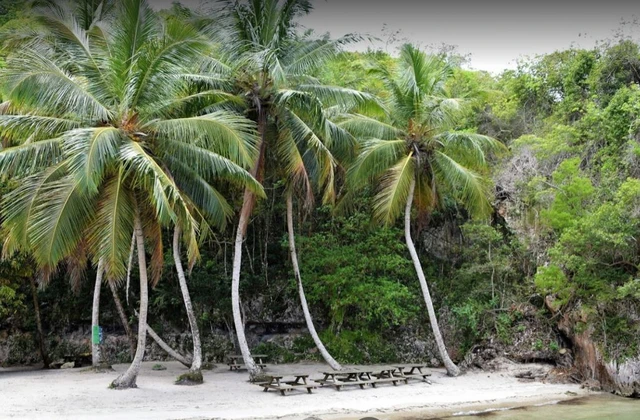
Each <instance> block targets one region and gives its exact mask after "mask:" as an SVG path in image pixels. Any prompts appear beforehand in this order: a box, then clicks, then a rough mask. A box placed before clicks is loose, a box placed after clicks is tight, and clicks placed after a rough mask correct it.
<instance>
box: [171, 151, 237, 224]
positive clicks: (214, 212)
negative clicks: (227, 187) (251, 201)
mask: <svg viewBox="0 0 640 420" xmlns="http://www.w3.org/2000/svg"><path fill="white" fill-rule="evenodd" d="M170 166H171V173H172V174H173V176H174V179H175V181H176V184H177V185H178V187H180V190H181V191H183V192H184V194H186V195H187V196H188V197H189V199H190V200H191V201H192V202H193V203H194V204H195V205H196V206H197V208H198V210H200V211H202V212H203V213H204V215H205V216H206V218H207V220H208V221H210V222H211V223H213V224H214V225H215V226H216V227H217V228H219V229H220V230H224V228H225V227H226V224H227V220H228V219H229V218H230V217H231V216H232V215H233V207H232V206H231V205H230V204H229V203H228V202H227V200H226V199H225V197H224V196H223V195H222V194H221V193H220V192H219V191H218V190H216V189H215V188H214V187H213V186H212V185H211V184H210V183H209V182H207V180H206V179H205V178H203V177H202V176H200V175H199V174H198V173H197V172H196V171H194V170H192V169H191V168H190V167H189V166H187V165H184V164H182V163H181V162H179V161H177V160H175V159H170Z"/></svg>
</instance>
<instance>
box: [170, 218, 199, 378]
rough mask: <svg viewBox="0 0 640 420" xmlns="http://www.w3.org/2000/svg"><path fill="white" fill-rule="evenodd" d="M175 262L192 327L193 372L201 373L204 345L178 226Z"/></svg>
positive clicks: (174, 239)
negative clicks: (185, 269) (193, 303)
mask: <svg viewBox="0 0 640 420" xmlns="http://www.w3.org/2000/svg"><path fill="white" fill-rule="evenodd" d="M173 260H174V262H175V264H176V271H177V272H178V280H179V282H180V291H182V298H183V299H184V306H185V309H186V310H187V317H188V318H189V325H190V326H191V338H192V339H193V360H192V362H191V368H190V369H189V370H190V371H191V372H200V368H201V366H202V345H201V343H200V330H199V329H198V321H197V320H196V315H195V313H194V311H193V306H192V305H191V296H189V288H188V287H187V279H186V278H185V275H184V270H183V268H182V261H181V260H180V228H179V227H178V226H176V228H175V230H174V232H173Z"/></svg>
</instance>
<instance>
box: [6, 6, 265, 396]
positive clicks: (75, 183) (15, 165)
mask: <svg viewBox="0 0 640 420" xmlns="http://www.w3.org/2000/svg"><path fill="white" fill-rule="evenodd" d="M114 7H115V12H114V19H112V20H110V21H109V22H106V21H101V22H100V24H97V25H94V26H92V27H91V28H90V29H89V30H84V29H82V27H81V25H80V24H75V23H74V22H76V23H77V19H76V18H75V17H74V16H73V14H71V13H67V12H66V9H60V10H59V12H58V13H60V16H59V17H60V19H59V20H60V21H65V22H68V23H69V24H68V25H67V26H66V27H67V28H69V29H70V30H64V29H63V28H62V29H60V30H55V31H52V32H51V33H50V34H49V36H44V37H42V36H39V37H36V38H34V39H32V40H30V41H29V42H28V43H26V44H24V45H23V47H22V49H21V50H20V51H19V52H17V53H14V54H12V55H10V56H9V57H8V59H7V64H6V67H5V68H4V69H2V72H1V73H0V85H1V86H2V89H3V90H4V92H3V98H6V100H7V102H6V103H5V104H4V107H3V110H2V111H3V112H2V115H0V134H1V135H2V136H4V137H5V138H6V139H8V140H7V142H9V143H10V145H13V147H7V148H5V149H3V150H2V151H0V171H2V172H3V173H7V172H8V173H10V174H11V175H12V176H13V177H20V178H21V181H22V182H21V185H20V187H18V188H17V189H16V190H14V191H13V192H12V193H11V194H10V195H9V196H7V197H6V199H5V203H4V206H3V212H4V221H3V222H4V224H5V226H6V227H7V228H8V229H9V232H10V234H9V237H8V239H7V241H6V242H5V251H7V252H11V251H12V250H17V249H25V250H28V251H29V252H31V254H32V255H33V257H34V259H35V261H36V263H37V265H38V266H40V267H55V266H56V265H57V264H58V263H59V262H60V261H62V260H63V259H64V258H65V257H67V256H69V255H70V254H72V253H73V252H74V250H75V249H76V248H77V247H78V246H79V244H80V243H81V242H83V241H84V243H85V244H86V247H87V249H88V255H89V256H90V258H91V259H92V260H93V261H94V263H96V262H98V261H101V262H102V264H103V267H104V275H105V277H106V278H107V279H109V280H112V281H115V280H118V279H122V278H124V276H125V274H126V271H127V260H128V256H129V250H130V239H131V237H132V234H133V235H134V236H135V241H136V245H137V255H138V267H139V273H140V311H139V318H138V345H137V349H136V354H135V357H134V360H133V362H132V363H131V365H130V366H129V368H128V369H127V371H126V372H124V373H123V374H122V375H120V376H119V377H118V378H117V379H116V380H114V381H113V383H112V386H113V387H114V388H129V387H135V386H136V378H137V375H138V372H139V370H140V366H141V362H142V359H143V356H144V349H145V344H146V335H147V334H146V325H147V306H148V286H147V285H148V283H149V282H151V283H152V284H155V283H156V282H157V281H158V280H159V279H160V276H161V269H162V257H163V249H162V227H163V226H179V228H180V229H181V231H182V237H183V240H184V242H185V243H186V244H187V247H186V251H187V255H188V258H189V261H190V262H191V263H192V262H193V261H195V260H196V258H197V257H198V245H197V240H196V235H197V229H198V222H197V220H198V219H200V218H202V217H204V216H205V215H206V216H207V217H208V218H210V219H212V220H213V222H214V223H215V222H216V221H217V222H219V223H223V220H224V219H226V218H227V217H228V216H229V213H230V206H229V204H228V203H227V202H226V201H225V199H224V197H223V196H222V194H220V192H218V191H217V190H216V189H215V188H214V187H213V186H212V182H214V181H215V182H219V181H221V180H222V181H226V182H231V183H233V184H236V185H238V186H240V187H242V188H247V189H248V190H249V191H252V192H253V193H254V194H257V195H261V194H263V193H262V188H261V186H260V184H259V183H257V182H256V181H255V180H254V179H253V177H251V175H250V174H249V173H248V172H247V171H246V170H245V169H243V167H249V166H250V165H251V164H252V163H253V161H254V159H255V156H256V148H255V143H256V141H255V126H254V124H253V123H252V122H251V121H249V120H247V119H245V118H244V117H241V116H239V115H237V114H235V113H232V112H229V111H225V110H215V111H212V112H208V111H207V110H208V109H209V106H208V104H206V103H203V101H204V102H207V98H216V99H215V100H217V98H219V95H218V94H217V92H213V91H211V90H207V91H204V90H200V91H196V92H194V87H193V85H192V83H190V82H189V81H187V80H185V79H184V78H183V77H181V75H184V74H186V73H189V72H190V69H191V66H192V64H193V63H197V62H198V61H199V60H201V59H202V58H203V57H204V53H206V52H208V48H209V43H208V42H206V41H205V40H204V39H203V38H202V37H201V36H199V33H198V31H197V30H196V29H194V28H193V27H191V26H189V25H186V24H185V23H184V22H178V21H166V22H162V21H160V20H159V19H158V17H157V16H156V15H155V13H154V12H153V10H152V9H151V8H150V7H149V5H148V3H147V2H146V1H145V0H121V1H118V2H117V4H116V5H115V6H114ZM212 100H213V99H208V102H211V101H212ZM194 102H195V103H197V104H199V105H203V106H202V107H195V106H193V105H194ZM146 246H149V247H150V251H151V259H150V269H151V272H150V273H149V272H148V270H147V269H148V267H147V256H146V253H145V247H146Z"/></svg>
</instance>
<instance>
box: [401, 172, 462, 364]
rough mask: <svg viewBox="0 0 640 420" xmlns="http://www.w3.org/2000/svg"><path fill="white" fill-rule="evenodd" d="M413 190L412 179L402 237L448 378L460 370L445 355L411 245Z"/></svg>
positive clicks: (414, 183)
mask: <svg viewBox="0 0 640 420" xmlns="http://www.w3.org/2000/svg"><path fill="white" fill-rule="evenodd" d="M415 189H416V180H415V178H414V179H412V180H411V185H410V186H409V195H408V197H407V206H406V207H405V213H404V237H405V240H406V241H407V248H409V254H411V260H412V261H413V266H414V267H415V269H416V273H417V274H418V280H419V281H420V288H421V289H422V295H423V296H424V302H425V303H426V304H427V312H428V313H429V321H430V322H431V330H432V331H433V335H434V337H435V339H436V344H437V345H438V352H439V353H440V358H441V359H442V361H443V362H444V366H445V367H446V368H447V374H448V375H449V376H458V375H459V374H460V369H458V367H457V366H456V365H455V364H454V363H453V362H452V361H451V359H450V358H449V354H448V353H447V348H446V347H445V345H444V340H443V339H442V334H441V333H440V327H439V326H438V319H437V318H436V311H435V310H434V309H433V302H432V301H431V294H430V293H429V287H428V286H427V280H426V279H425V277H424V272H423V271H422V265H421V264H420V260H419V259H418V253H417V252H416V248H415V246H414V245H413V240H412V239H411V205H412V203H413V193H414V191H415Z"/></svg>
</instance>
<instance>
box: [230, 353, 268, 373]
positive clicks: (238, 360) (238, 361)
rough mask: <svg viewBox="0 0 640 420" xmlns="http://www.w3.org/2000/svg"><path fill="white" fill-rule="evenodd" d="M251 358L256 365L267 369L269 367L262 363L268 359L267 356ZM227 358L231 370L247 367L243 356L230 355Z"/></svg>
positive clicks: (257, 355) (260, 355) (253, 355)
mask: <svg viewBox="0 0 640 420" xmlns="http://www.w3.org/2000/svg"><path fill="white" fill-rule="evenodd" d="M251 357H252V358H253V359H254V360H255V361H256V365H258V367H261V368H265V367H267V365H266V364H265V363H264V362H263V361H262V359H266V358H267V357H268V356H267V355H266V354H252V355H251ZM227 358H228V359H229V363H228V365H229V370H234V369H235V370H240V369H243V368H244V367H245V366H244V359H243V357H242V355H241V354H228V355H227Z"/></svg>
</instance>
